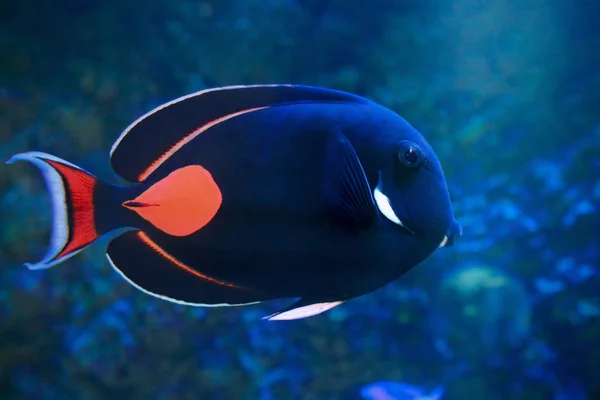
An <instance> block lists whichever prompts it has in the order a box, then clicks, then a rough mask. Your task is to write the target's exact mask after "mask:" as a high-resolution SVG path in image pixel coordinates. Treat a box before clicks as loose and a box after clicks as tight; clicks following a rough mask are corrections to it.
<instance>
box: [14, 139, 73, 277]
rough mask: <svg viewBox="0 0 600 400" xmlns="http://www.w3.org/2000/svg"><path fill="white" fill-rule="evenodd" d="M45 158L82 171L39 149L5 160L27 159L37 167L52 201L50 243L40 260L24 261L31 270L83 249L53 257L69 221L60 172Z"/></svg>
mask: <svg viewBox="0 0 600 400" xmlns="http://www.w3.org/2000/svg"><path fill="white" fill-rule="evenodd" d="M45 160H51V161H55V162H58V163H61V164H65V165H68V166H69V167H72V168H76V169H79V170H81V171H83V170H82V169H81V168H79V167H78V166H77V165H75V164H72V163H70V162H68V161H65V160H63V159H60V158H58V157H55V156H53V155H50V154H47V153H42V152H39V151H29V152H26V153H19V154H15V155H14V156H12V157H11V158H10V159H9V160H8V161H6V163H7V164H12V163H14V162H15V161H27V162H30V163H31V164H33V165H35V166H36V167H38V168H39V170H40V171H41V172H42V176H43V178H44V182H45V183H46V186H47V188H48V192H49V195H50V200H51V203H52V230H51V233H50V245H49V247H48V250H47V251H46V254H45V255H44V257H42V259H41V260H40V261H38V262H37V263H25V266H26V267H27V268H29V269H31V270H38V269H46V268H50V267H52V266H54V265H56V264H58V263H60V262H62V261H65V260H66V259H68V258H70V257H73V256H74V255H75V254H77V253H79V252H80V251H81V250H83V248H81V249H79V250H77V251H74V252H72V253H69V254H67V255H66V256H64V257H60V258H57V259H55V257H56V256H58V255H59V254H60V252H61V250H62V249H63V248H64V246H65V244H66V243H67V240H68V238H69V221H68V216H67V204H66V192H65V185H64V182H63V179H62V178H61V176H60V174H59V173H58V172H57V171H56V170H55V169H54V168H53V167H52V166H51V165H50V164H48V163H47V162H46V161H45Z"/></svg>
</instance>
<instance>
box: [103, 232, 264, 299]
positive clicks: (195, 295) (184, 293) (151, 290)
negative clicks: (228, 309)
mask: <svg viewBox="0 0 600 400" xmlns="http://www.w3.org/2000/svg"><path fill="white" fill-rule="evenodd" d="M106 256H107V258H108V261H109V263H110V264H111V265H112V267H113V268H114V269H115V271H117V272H118V273H119V274H120V275H121V276H122V277H123V278H124V279H125V280H126V281H127V282H129V283H130V284H131V285H133V286H134V287H136V288H137V289H139V290H141V291H142V292H144V293H146V294H149V295H151V296H154V297H157V298H160V299H162V300H166V301H170V302H173V303H178V304H184V305H189V306H205V307H218V306H233V305H247V304H254V303H259V302H261V301H266V300H270V299H272V298H273V296H269V295H267V294H265V293H263V292H261V291H259V290H256V289H254V288H251V287H246V286H243V285H240V284H237V283H235V282H229V281H224V280H221V279H218V278H215V277H213V276H210V275H207V274H204V273H202V272H201V271H200V268H201V267H202V266H190V265H186V264H185V263H183V262H182V261H180V260H179V259H178V258H177V257H176V256H175V255H173V254H170V253H169V252H168V251H166V250H165V249H164V248H162V247H161V246H160V245H159V244H158V243H157V242H155V241H154V240H153V239H152V238H151V237H150V236H148V235H147V234H146V233H144V232H142V231H128V232H125V233H124V234H123V235H121V236H119V237H118V238H116V239H114V240H113V241H111V243H110V244H109V246H108V249H107V252H106Z"/></svg>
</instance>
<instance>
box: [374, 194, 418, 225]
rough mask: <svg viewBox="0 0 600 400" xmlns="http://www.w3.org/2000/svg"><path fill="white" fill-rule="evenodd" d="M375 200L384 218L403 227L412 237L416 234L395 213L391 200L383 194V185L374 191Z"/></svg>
mask: <svg viewBox="0 0 600 400" xmlns="http://www.w3.org/2000/svg"><path fill="white" fill-rule="evenodd" d="M373 198H374V199H375V204H377V208H378V209H379V212H380V213H381V214H382V215H383V216H384V217H386V218H387V219H388V220H389V221H391V222H393V223H394V224H396V225H398V226H400V227H402V228H403V229H404V230H405V231H407V232H408V233H410V234H412V235H414V234H415V232H414V231H413V230H412V229H410V228H409V227H408V226H406V224H405V223H404V222H402V220H401V219H400V218H399V217H398V215H396V212H395V211H394V208H393V207H392V203H391V202H390V199H389V198H388V197H387V196H386V195H385V194H383V192H382V191H381V183H380V184H379V185H377V187H376V188H375V190H374V191H373Z"/></svg>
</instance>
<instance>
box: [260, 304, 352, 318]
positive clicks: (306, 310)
mask: <svg viewBox="0 0 600 400" xmlns="http://www.w3.org/2000/svg"><path fill="white" fill-rule="evenodd" d="M342 303H343V301H332V302H321V303H313V302H310V301H307V300H304V299H300V300H298V301H297V302H295V303H294V304H292V305H290V306H288V307H286V308H284V309H283V310H281V311H278V312H276V313H274V314H271V315H268V316H266V317H263V319H266V320H269V321H289V320H293V319H302V318H307V317H312V316H314V315H317V314H321V313H322V312H325V311H327V310H331V309H332V308H333V307H336V306H339V305H340V304H342Z"/></svg>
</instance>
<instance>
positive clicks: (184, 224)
mask: <svg viewBox="0 0 600 400" xmlns="http://www.w3.org/2000/svg"><path fill="white" fill-rule="evenodd" d="M222 200H223V198H222V195H221V190H220V189H219V186H218V185H217V183H216V182H215V181H214V179H213V177H212V175H211V174H210V172H208V171H207V170H206V169H204V168H203V167H201V166H200V165H190V166H187V167H183V168H179V169H177V170H175V171H173V172H171V173H170V174H169V175H167V176H166V177H165V178H163V179H161V180H160V181H158V182H156V183H155V184H154V185H152V186H150V187H149V188H148V189H147V190H146V191H145V192H144V193H142V194H140V195H139V196H138V197H137V198H136V199H134V200H129V201H126V202H124V203H123V207H125V208H128V209H130V210H133V211H135V212H136V213H137V214H138V215H139V216H140V217H142V218H144V219H145V220H146V221H148V222H150V223H151V224H152V225H154V226H155V227H157V228H158V229H160V230H162V231H163V232H165V233H168V234H169V235H173V236H187V235H191V234H192V233H194V232H196V231H198V230H200V229H202V228H203V227H204V226H205V225H206V224H208V223H209V222H210V221H211V220H212V219H213V218H214V216H215V215H216V214H217V212H218V211H219V208H220V207H221V202H222Z"/></svg>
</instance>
